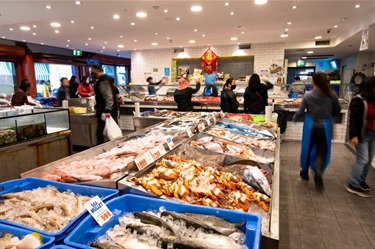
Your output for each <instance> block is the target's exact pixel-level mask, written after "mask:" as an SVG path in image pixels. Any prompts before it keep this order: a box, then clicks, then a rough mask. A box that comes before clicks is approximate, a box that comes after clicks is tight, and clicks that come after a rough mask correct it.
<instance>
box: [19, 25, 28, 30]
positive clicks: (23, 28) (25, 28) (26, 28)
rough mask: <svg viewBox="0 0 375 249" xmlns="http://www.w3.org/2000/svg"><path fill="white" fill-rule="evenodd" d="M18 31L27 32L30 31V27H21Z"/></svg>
mask: <svg viewBox="0 0 375 249" xmlns="http://www.w3.org/2000/svg"><path fill="white" fill-rule="evenodd" d="M20 29H21V30H23V31H29V30H30V27H27V26H21V27H20Z"/></svg>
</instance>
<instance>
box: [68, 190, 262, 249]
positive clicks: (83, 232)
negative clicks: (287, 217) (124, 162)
mask: <svg viewBox="0 0 375 249" xmlns="http://www.w3.org/2000/svg"><path fill="white" fill-rule="evenodd" d="M106 204H107V206H108V208H109V209H110V210H111V211H112V212H113V214H114V216H113V217H112V218H111V219H110V220H109V221H108V222H107V223H106V224H104V225H103V226H102V227H100V226H99V225H98V224H97V223H96V221H95V220H94V219H93V218H92V217H91V216H87V217H86V218H85V219H84V220H83V221H82V222H81V223H80V224H79V225H78V226H77V227H76V228H75V229H74V230H73V231H72V232H71V233H70V234H69V235H68V236H67V237H66V238H65V240H64V242H65V244H67V245H71V246H74V247H77V248H84V249H88V248H93V247H90V246H87V244H88V243H91V242H93V241H95V240H96V239H97V238H98V237H100V236H102V235H103V234H105V232H106V231H107V230H108V229H110V228H112V227H114V226H115V225H117V224H119V221H118V219H119V217H121V216H123V215H124V213H125V212H141V211H146V210H159V208H160V207H162V206H163V207H165V209H166V210H168V211H176V212H189V213H198V214H211V215H216V216H218V217H221V218H224V219H227V220H228V221H230V222H243V221H246V227H245V226H244V227H243V232H245V233H246V239H245V243H246V245H247V247H248V248H249V249H257V248H259V245H260V236H261V223H262V222H261V217H260V216H258V215H255V214H250V213H244V212H238V211H231V210H224V209H218V208H211V207H204V206H196V205H191V204H185V203H180V202H171V201H166V200H160V199H155V198H149V197H144V196H137V195H132V194H128V195H124V196H121V197H117V198H115V199H113V200H110V201H108V202H106Z"/></svg>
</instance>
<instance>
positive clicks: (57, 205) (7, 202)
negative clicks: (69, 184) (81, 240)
mask: <svg viewBox="0 0 375 249" xmlns="http://www.w3.org/2000/svg"><path fill="white" fill-rule="evenodd" d="M0 197H1V198H2V199H3V200H1V202H0V219H3V220H8V221H11V222H15V223H19V224H23V225H25V226H29V227H33V228H36V229H39V230H43V231H47V232H58V231H60V230H61V229H63V228H64V227H65V226H66V225H68V223H69V222H70V221H72V220H73V219H74V218H76V217H77V216H78V215H79V214H81V213H82V212H83V211H84V210H85V207H84V206H83V205H84V204H85V203H86V202H87V201H88V200H90V197H88V196H81V195H77V194H74V193H72V192H60V191H59V190H57V189H56V188H55V187H45V188H37V189H34V190H24V191H20V192H15V193H8V194H3V195H1V196H0Z"/></svg>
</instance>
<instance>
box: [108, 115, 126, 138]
mask: <svg viewBox="0 0 375 249" xmlns="http://www.w3.org/2000/svg"><path fill="white" fill-rule="evenodd" d="M103 134H104V135H105V136H107V137H108V139H109V140H110V141H112V140H115V139H116V138H119V137H122V131H121V129H120V127H119V126H118V125H117V123H116V122H115V120H114V119H113V118H112V117H109V118H107V119H106V120H105V127H104V131H103Z"/></svg>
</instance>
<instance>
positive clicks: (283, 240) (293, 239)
mask: <svg viewBox="0 0 375 249" xmlns="http://www.w3.org/2000/svg"><path fill="white" fill-rule="evenodd" d="M283 247H284V248H290V249H292V248H295V249H298V248H301V240H300V237H299V234H297V235H294V234H285V233H281V234H280V246H279V248H283Z"/></svg>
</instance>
